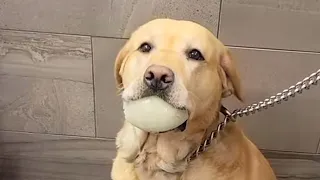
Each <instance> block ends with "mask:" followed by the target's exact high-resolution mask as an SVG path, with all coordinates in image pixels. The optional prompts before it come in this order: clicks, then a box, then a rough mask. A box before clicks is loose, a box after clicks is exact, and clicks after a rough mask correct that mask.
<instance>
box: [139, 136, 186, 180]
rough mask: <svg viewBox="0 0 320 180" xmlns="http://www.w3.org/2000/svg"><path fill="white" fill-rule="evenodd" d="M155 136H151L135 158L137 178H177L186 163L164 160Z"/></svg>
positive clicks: (156, 179) (174, 179)
mask: <svg viewBox="0 0 320 180" xmlns="http://www.w3.org/2000/svg"><path fill="white" fill-rule="evenodd" d="M157 140H158V137H157V136H151V137H149V138H148V140H147V141H146V143H145V145H144V147H143V149H142V150H141V151H140V152H139V155H138V157H137V158H136V160H135V168H136V172H137V174H138V177H139V180H150V179H152V180H177V179H180V176H181V174H182V172H183V171H184V170H185V169H186V165H187V163H186V162H185V163H181V162H166V161H165V160H163V159H162V158H161V155H160V154H159V153H158V148H157Z"/></svg>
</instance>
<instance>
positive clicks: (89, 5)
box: [0, 0, 220, 37]
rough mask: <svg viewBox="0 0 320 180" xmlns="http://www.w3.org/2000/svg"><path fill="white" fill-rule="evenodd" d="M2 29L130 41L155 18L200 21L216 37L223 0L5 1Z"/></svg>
mask: <svg viewBox="0 0 320 180" xmlns="http://www.w3.org/2000/svg"><path fill="white" fill-rule="evenodd" d="M0 7H1V11H0V17H1V18H0V28H9V29H23V30H33V31H46V32H59V33H71V34H84V35H94V36H108V37H110V36H112V37H128V35H129V34H130V32H131V31H132V30H133V29H135V28H136V27H137V26H139V25H141V24H142V23H145V22H146V21H148V20H150V19H153V18H156V17H171V18H178V19H186V20H193V21H197V22H198V23H200V24H202V25H204V26H206V27H208V28H209V29H210V30H211V31H212V32H214V33H216V31H217V24H218V16H219V7H220V0H213V1H212V2H210V3H208V1H207V0H192V1H184V0H176V1H170V0H164V1H158V0H138V1H137V0H129V1H128V0H117V1H113V0H92V1H87V0H69V1H64V0H56V1H50V0H3V1H1V2H0Z"/></svg>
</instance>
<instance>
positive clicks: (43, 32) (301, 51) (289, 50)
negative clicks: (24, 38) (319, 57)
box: [0, 0, 320, 54]
mask: <svg viewBox="0 0 320 180" xmlns="http://www.w3.org/2000/svg"><path fill="white" fill-rule="evenodd" d="M221 2H222V0H221ZM219 19H220V18H219ZM220 23H221V22H220ZM220 23H218V31H217V37H218V35H219V31H220V25H219V24H220ZM0 30H5V31H18V32H26V33H28V32H29V33H39V34H41V33H42V34H57V35H69V36H82V37H90V38H105V39H119V40H120V39H124V40H128V39H129V38H124V37H112V36H94V35H83V34H72V33H70V34H69V33H59V32H48V31H35V30H19V29H8V28H0ZM225 45H226V46H228V47H231V48H239V49H241V48H242V49H252V50H265V51H279V52H294V53H306V54H307V53H309V54H320V51H307V50H291V49H277V48H264V47H252V46H241V45H231V44H225Z"/></svg>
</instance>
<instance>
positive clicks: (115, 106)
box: [92, 38, 126, 138]
mask: <svg viewBox="0 0 320 180" xmlns="http://www.w3.org/2000/svg"><path fill="white" fill-rule="evenodd" d="M125 41H126V40H123V39H106V38H93V39H92V43H93V67H94V84H95V107H96V111H95V114H96V121H97V136H99V137H108V138H114V137H115V136H116V133H117V132H118V131H119V130H120V127H121V126H122V124H123V112H122V103H121V99H120V97H119V96H118V94H117V89H116V83H115V80H114V73H113V71H114V62H115V58H116V56H117V54H118V52H119V51H120V49H121V47H122V46H123V45H124V43H125Z"/></svg>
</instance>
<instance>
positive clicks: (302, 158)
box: [262, 150, 320, 180]
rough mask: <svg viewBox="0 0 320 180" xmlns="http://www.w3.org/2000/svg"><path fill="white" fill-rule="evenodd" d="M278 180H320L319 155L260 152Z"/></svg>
mask: <svg viewBox="0 0 320 180" xmlns="http://www.w3.org/2000/svg"><path fill="white" fill-rule="evenodd" d="M262 152H263V154H264V155H265V157H266V158H267V159H268V160H269V162H270V165H271V167H272V168H273V169H274V171H275V173H276V175H277V177H278V180H298V179H311V180H317V179H320V171H319V170H320V155H317V154H308V153H293V152H279V151H268V150H264V151H262Z"/></svg>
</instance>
